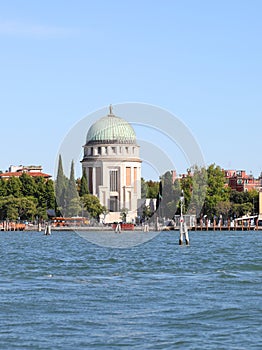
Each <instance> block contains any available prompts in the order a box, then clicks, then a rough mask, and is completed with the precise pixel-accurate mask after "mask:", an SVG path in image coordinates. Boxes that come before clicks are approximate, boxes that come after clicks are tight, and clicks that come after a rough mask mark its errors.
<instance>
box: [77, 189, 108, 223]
mask: <svg viewBox="0 0 262 350" xmlns="http://www.w3.org/2000/svg"><path fill="white" fill-rule="evenodd" d="M81 200H82V202H83V204H84V208H85V209H86V210H87V211H88V213H89V215H90V216H91V217H92V218H96V219H98V218H99V215H100V214H103V213H105V212H106V208H105V207H104V206H103V205H102V204H101V203H100V202H99V199H98V198H97V197H96V196H94V195H92V194H85V195H84V196H83V197H82V198H81Z"/></svg>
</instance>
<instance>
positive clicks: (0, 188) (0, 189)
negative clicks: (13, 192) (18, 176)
mask: <svg viewBox="0 0 262 350" xmlns="http://www.w3.org/2000/svg"><path fill="white" fill-rule="evenodd" d="M6 183H7V181H6V180H4V179H2V178H1V179H0V197H5V196H7V190H6Z"/></svg>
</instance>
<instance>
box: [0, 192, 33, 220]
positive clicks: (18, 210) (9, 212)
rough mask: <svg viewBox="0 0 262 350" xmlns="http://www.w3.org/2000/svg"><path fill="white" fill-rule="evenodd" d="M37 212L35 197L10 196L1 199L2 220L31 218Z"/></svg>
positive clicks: (0, 215) (0, 211)
mask: <svg viewBox="0 0 262 350" xmlns="http://www.w3.org/2000/svg"><path fill="white" fill-rule="evenodd" d="M36 213H37V200H36V199H35V198H34V197H20V198H17V197H14V196H8V197H3V198H1V199H0V218H1V220H4V219H9V220H17V219H18V218H20V219H21V220H31V219H33V218H34V216H35V215H36Z"/></svg>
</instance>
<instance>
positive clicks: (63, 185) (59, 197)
mask: <svg viewBox="0 0 262 350" xmlns="http://www.w3.org/2000/svg"><path fill="white" fill-rule="evenodd" d="M67 187H68V179H67V177H66V176H65V175H64V170H63V162H62V156H61V154H60V155H59V159H58V169H57V176H56V181H55V196H56V202H57V206H58V209H59V210H60V211H62V212H63V210H64V208H65V206H66V189H67Z"/></svg>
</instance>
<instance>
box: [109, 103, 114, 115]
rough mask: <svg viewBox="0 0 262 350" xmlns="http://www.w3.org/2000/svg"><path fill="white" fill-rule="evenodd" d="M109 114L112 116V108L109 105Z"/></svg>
mask: <svg viewBox="0 0 262 350" xmlns="http://www.w3.org/2000/svg"><path fill="white" fill-rule="evenodd" d="M109 114H110V115H112V114H113V106H112V105H111V104H110V106H109Z"/></svg>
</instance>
